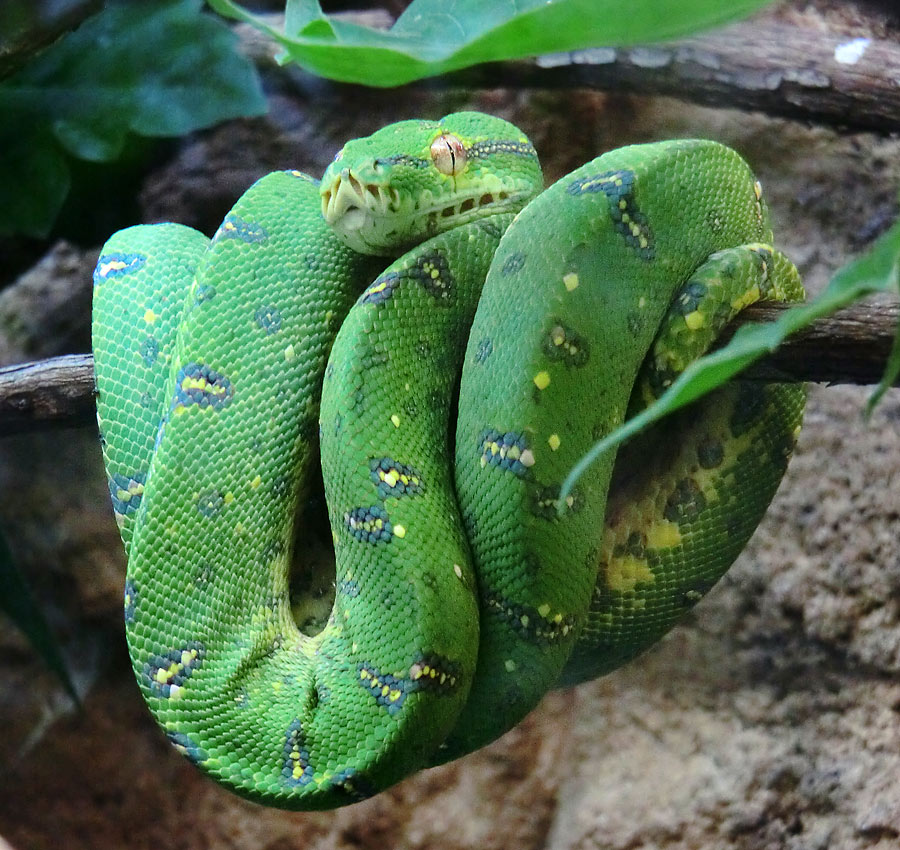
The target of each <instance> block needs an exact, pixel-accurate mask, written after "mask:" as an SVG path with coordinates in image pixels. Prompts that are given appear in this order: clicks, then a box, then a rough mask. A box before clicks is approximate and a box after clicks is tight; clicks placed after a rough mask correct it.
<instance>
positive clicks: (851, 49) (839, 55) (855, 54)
mask: <svg viewBox="0 0 900 850" xmlns="http://www.w3.org/2000/svg"><path fill="white" fill-rule="evenodd" d="M871 43H872V40H871V39H868V38H854V39H853V40H852V41H845V42H844V43H843V44H839V45H838V46H837V47H835V48H834V61H835V62H840V63H841V65H855V64H856V63H857V62H859V60H860V59H862V57H863V54H864V53H865V52H866V48H867V47H868V46H869V45H870V44H871Z"/></svg>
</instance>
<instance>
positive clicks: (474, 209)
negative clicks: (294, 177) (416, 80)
mask: <svg viewBox="0 0 900 850" xmlns="http://www.w3.org/2000/svg"><path fill="white" fill-rule="evenodd" d="M541 189H542V178H541V168H540V165H539V163H538V160H537V154H536V153H535V151H534V147H533V146H532V144H531V142H529V141H528V139H527V137H526V136H525V135H523V133H522V132H521V130H519V129H518V128H516V127H514V126H513V125H512V124H510V123H509V122H507V121H504V120H502V119H500V118H495V117H493V116H490V115H484V114H482V113H479V112H458V113H455V114H453V115H448V116H446V117H445V118H442V119H441V120H440V121H401V122H399V123H397V124H392V125H390V126H389V127H385V128H383V129H381V130H379V131H378V132H376V133H373V134H372V135H371V136H367V137H366V138H362V139H354V140H353V141H351V142H348V143H347V144H346V145H345V146H344V147H343V148H342V149H341V150H340V151H339V152H338V154H337V156H336V157H335V159H334V162H332V163H331V165H330V166H328V168H327V169H326V171H325V174H324V176H323V177H322V183H321V187H320V193H321V196H322V215H323V216H324V217H325V220H326V221H327V222H328V224H329V225H330V226H331V227H332V228H333V229H334V231H335V232H336V233H337V234H338V236H339V237H340V238H341V239H342V241H344V242H345V243H346V244H347V245H348V246H350V247H351V248H353V249H354V250H356V251H360V252H361V253H364V254H381V255H390V254H396V253H399V252H401V251H403V250H405V249H407V248H408V247H410V246H411V245H414V244H416V243H418V242H421V241H422V240H423V239H427V238H429V237H431V236H435V235H436V234H438V233H441V232H443V231H444V230H449V229H450V228H451V227H456V226H458V225H460V224H466V223H468V222H470V221H474V220H475V219H478V218H484V217H486V216H489V215H494V214H497V213H502V212H516V211H518V210H519V209H521V208H522V207H523V206H525V204H526V203H528V201H530V200H531V199H532V198H533V197H534V196H535V195H537V194H538V193H539V192H540V191H541Z"/></svg>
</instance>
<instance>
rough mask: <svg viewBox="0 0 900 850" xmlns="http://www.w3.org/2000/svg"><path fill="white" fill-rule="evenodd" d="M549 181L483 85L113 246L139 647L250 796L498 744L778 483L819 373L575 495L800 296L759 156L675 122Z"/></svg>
mask: <svg viewBox="0 0 900 850" xmlns="http://www.w3.org/2000/svg"><path fill="white" fill-rule="evenodd" d="M541 190H542V178H541V170H540V166H539V164H538V161H537V157H536V155H535V151H534V148H533V147H532V145H531V143H530V142H529V140H528V139H527V138H526V137H525V136H524V135H523V134H522V132H521V131H520V130H518V129H517V128H516V127H514V126H512V125H510V124H508V123H507V122H505V121H503V120H500V119H498V118H493V117H490V116H486V115H481V114H478V113H472V112H468V113H459V114H454V115H448V116H447V117H445V118H443V119H441V120H440V121H403V122H399V123H397V124H393V125H391V126H389V127H386V128H384V129H382V130H380V131H378V132H376V133H374V134H373V135H372V136H370V137H368V138H364V139H357V140H354V141H351V142H349V143H348V144H347V145H346V146H345V147H344V148H343V149H342V150H341V151H340V152H339V153H338V154H337V156H336V157H335V160H334V162H333V163H332V164H331V165H330V166H329V167H328V169H327V170H326V172H325V174H324V176H323V178H322V181H321V183H320V182H318V181H316V180H314V179H312V178H310V177H308V176H306V175H305V174H302V173H300V172H294V171H286V172H275V173H272V174H269V175H267V176H265V177H263V178H262V179H260V180H259V181H258V182H257V183H256V184H254V185H253V186H252V187H251V188H250V189H249V190H248V191H247V192H246V193H245V194H244V195H243V196H242V197H241V198H240V199H239V200H238V202H237V204H236V205H235V206H234V208H233V209H232V210H231V211H230V212H229V213H228V215H227V216H226V218H225V220H224V222H223V223H222V225H221V226H220V227H219V229H218V231H217V232H216V233H215V235H214V236H213V237H212V239H207V238H206V237H205V236H203V235H202V234H200V233H198V232H196V231H194V230H191V229H189V228H187V227H184V226H181V225H177V224H159V225H142V226H138V227H132V228H128V229H126V230H122V231H119V232H118V233H116V234H114V235H113V236H112V237H111V238H110V240H109V241H108V242H107V244H106V245H105V246H104V248H103V251H102V255H101V257H100V259H99V262H98V265H97V268H96V271H95V274H94V283H95V286H94V324H93V337H94V341H93V344H94V352H95V358H96V372H97V388H98V419H99V423H100V430H101V441H102V445H103V450H104V457H105V462H106V466H107V471H108V477H109V489H110V494H111V496H112V502H113V507H114V510H115V515H116V519H117V521H118V523H119V527H120V529H121V533H122V538H123V541H124V544H125V549H126V551H127V554H128V571H127V579H126V587H125V622H126V634H127V640H128V646H129V651H130V655H131V660H132V663H133V666H134V672H135V675H136V677H137V681H138V683H139V685H140V689H141V692H142V694H143V696H144V698H145V700H146V701H147V703H148V705H149V707H150V710H151V711H152V713H153V714H154V716H155V717H156V719H157V720H158V722H159V723H160V725H161V726H162V728H163V730H164V731H165V733H166V734H167V735H168V737H169V739H170V740H171V741H172V743H173V744H174V745H175V746H176V747H177V748H178V749H179V750H180V751H181V752H182V753H183V754H184V755H185V756H187V758H188V759H190V760H191V761H192V762H193V763H195V764H196V765H198V766H199V767H200V768H202V769H203V770H204V771H205V772H207V773H208V774H209V775H210V776H212V777H213V778H215V779H216V780H217V781H219V782H220V783H222V784H223V785H225V786H226V787H228V788H229V789H231V790H232V791H235V792H237V793H238V794H241V795H243V796H245V797H247V798H249V799H251V800H255V801H257V802H260V803H265V804H269V805H273V806H279V807H284V808H292V809H320V808H329V807H333V806H340V805H343V804H346V803H350V802H353V801H356V800H360V799H363V798H365V797H368V796H371V795H372V794H375V793H377V792H378V791H380V790H382V789H384V788H386V787H387V786H390V785H391V784H393V783H395V782H397V781H398V780H400V779H401V778H403V777H404V776H406V775H408V774H409V773H411V772H412V771H415V770H417V769H419V768H421V767H424V766H428V765H433V764H437V763H440V762H444V761H447V760H449V759H452V758H456V757H458V756H460V755H462V754H464V753H467V752H470V751H472V750H474V749H476V748H477V747H480V746H482V745H484V744H486V743H487V742H489V741H491V740H493V739H494V738H496V737H497V736H499V735H500V734H502V733H503V732H504V731H505V730H507V729H509V728H510V727H512V726H513V725H514V724H516V723H517V722H518V721H519V720H520V719H521V718H522V717H523V716H524V715H525V714H526V713H527V712H528V711H530V710H531V709H532V708H533V707H534V706H535V704H536V703H537V702H538V700H539V699H540V698H541V696H542V695H543V694H544V693H545V692H546V691H547V690H548V689H550V688H553V687H557V686H561V685H567V684H573V683H576V682H580V681H583V680H585V679H588V678H591V677H594V676H598V675H600V674H602V673H605V672H607V671H609V670H612V669H613V668H615V667H617V666H619V665H620V664H622V663H624V662H625V661H627V660H628V659H630V658H632V657H634V656H635V655H637V654H638V653H640V652H641V651H643V650H644V649H645V648H647V647H648V646H650V645H651V644H653V643H654V642H655V641H657V640H658V639H659V638H660V636H661V635H662V634H664V633H665V632H666V631H667V630H668V629H669V628H670V627H671V626H672V625H673V623H674V622H675V621H676V620H677V619H678V618H679V617H680V616H681V615H683V614H684V612H685V611H687V610H688V609H689V608H690V607H691V606H692V605H693V604H694V603H695V602H696V601H697V600H698V599H699V598H700V597H701V596H702V595H703V594H704V593H705V592H706V591H707V590H709V588H710V587H711V586H712V585H713V584H714V583H715V581H716V580H717V579H718V578H719V577H720V576H721V575H722V573H723V572H724V571H725V570H726V569H727V568H728V566H729V565H730V564H731V562H732V561H733V560H734V558H735V557H736V556H737V554H738V553H739V552H740V551H741V549H742V548H743V546H744V545H745V543H746V541H747V539H748V538H749V536H750V535H751V533H752V531H753V529H754V528H755V527H756V525H757V524H758V522H759V521H760V519H761V517H762V515H763V513H764V511H765V510H766V507H767V506H768V504H769V502H770V500H771V498H772V496H773V494H774V492H775V489H776V488H777V486H778V483H779V481H780V479H781V476H782V474H783V472H784V470H785V467H786V464H787V461H788V458H789V455H790V453H791V450H792V448H793V445H794V442H795V439H796V435H797V431H798V430H799V426H800V420H801V416H802V409H803V404H804V391H803V389H802V388H798V387H791V386H787V385H781V384H768V385H765V384H753V383H750V382H734V383H732V384H730V385H728V386H727V387H725V388H723V389H721V390H719V391H717V392H716V393H714V394H713V395H711V396H709V397H707V398H706V399H705V400H703V401H701V402H699V403H697V404H695V405H694V406H692V407H691V408H690V409H689V410H687V411H686V412H685V413H682V414H680V415H676V416H675V417H672V418H670V419H667V420H665V421H664V422H663V423H662V424H661V425H659V426H657V427H656V428H655V429H653V430H651V431H650V432H648V433H646V434H645V435H643V436H641V437H639V438H636V439H634V440H632V441H631V442H630V443H628V444H627V445H626V446H625V447H624V448H623V449H622V450H621V451H620V452H619V453H618V456H617V457H615V458H613V457H612V456H609V457H605V458H603V459H601V460H600V461H598V462H597V463H595V464H594V465H593V466H592V467H591V468H590V470H589V471H588V472H587V473H586V474H585V475H584V476H583V477H582V478H581V479H580V480H579V482H578V484H577V487H576V489H575V490H574V491H573V492H572V493H571V495H570V496H569V497H568V498H567V499H566V500H565V504H563V505H560V504H559V502H560V483H561V482H562V480H563V479H564V477H565V476H566V474H567V472H568V471H569V470H570V469H571V468H572V466H573V464H574V463H575V462H576V461H577V460H578V459H579V458H580V457H581V456H582V455H583V453H584V452H585V451H586V450H587V449H588V448H589V447H590V446H591V445H592V444H593V443H594V442H595V441H596V440H598V439H599V438H601V437H603V436H604V435H606V434H607V433H609V432H610V431H611V430H612V429H614V428H616V427H617V426H618V425H619V424H620V423H622V421H623V420H624V419H625V418H626V417H627V416H628V415H631V414H633V413H634V412H635V411H636V410H639V409H640V408H642V407H643V406H645V405H646V404H647V403H648V402H649V401H651V400H652V399H654V398H655V397H657V396H658V395H660V394H661V393H662V392H663V391H664V389H665V388H666V387H667V386H668V385H669V384H670V383H671V381H672V380H673V379H674V377H675V376H676V375H677V374H678V373H679V372H680V371H681V370H682V369H684V367H685V365H686V364H687V363H688V362H690V361H691V360H692V359H694V358H696V357H697V356H699V355H700V354H701V353H702V352H703V351H704V350H705V349H706V348H707V347H708V346H709V345H710V344H711V342H712V341H713V340H714V339H715V337H716V335H717V333H718V332H719V330H720V329H721V328H722V327H723V326H724V325H725V324H727V323H728V322H729V321H730V320H731V319H732V318H733V317H734V315H735V314H736V313H737V312H738V311H739V310H741V309H743V308H744V307H745V306H747V305H748V304H750V303H752V302H754V301H757V300H759V299H773V300H788V301H790V300H798V299H800V298H802V288H801V285H800V281H799V276H798V274H797V272H796V270H795V268H794V266H793V265H792V264H791V263H790V261H789V260H787V259H786V258H785V257H784V256H783V255H782V254H781V253H779V252H778V251H776V250H774V249H773V247H772V233H771V231H770V227H769V221H768V215H767V212H766V208H765V205H764V202H763V200H762V197H761V190H760V185H759V183H758V182H757V181H756V180H755V179H754V177H753V175H752V173H751V172H750V170H749V168H748V166H747V165H746V163H745V162H744V161H743V160H742V159H741V158H740V157H739V156H738V154H737V153H735V152H734V151H732V150H731V149H729V148H727V147H724V146H722V145H720V144H717V143H715V142H710V141H702V140H678V141H666V142H659V143H655V144H647V145H637V146H632V147H625V148H621V149H619V150H614V151H611V152H609V153H606V154H604V155H603V156H600V157H599V158H597V159H595V160H593V161H592V162H589V163H587V164H586V165H584V166H582V167H581V168H579V169H577V170H576V171H574V172H572V173H571V174H569V175H567V176H565V177H563V178H562V179H561V180H559V181H558V182H557V183H556V184H554V185H553V186H552V187H551V188H549V189H547V190H546V191H543V192H542V191H541ZM392 258H396V259H393V262H391V264H390V265H388V266H387V268H386V269H384V268H383V267H384V264H385V263H388V262H390V261H391V259H392ZM319 457H320V458H321V469H322V478H323V481H324V487H325V496H326V500H327V504H328V523H329V525H330V529H331V535H332V538H333V541H334V549H335V557H336V566H335V568H334V574H333V576H332V578H333V587H332V590H333V594H334V599H333V606H332V608H331V611H330V614H329V615H328V616H327V618H326V619H327V621H326V622H323V623H322V624H320V626H319V627H318V628H317V629H307V631H309V632H312V633H309V634H307V633H304V632H303V631H301V630H300V629H299V628H298V626H297V622H296V620H295V618H294V616H293V615H292V609H291V600H290V591H289V579H290V574H291V570H292V565H293V564H294V562H295V561H296V562H299V563H301V564H302V562H303V559H304V547H305V540H306V535H307V533H308V532H306V531H304V530H303V529H302V528H300V530H299V531H298V530H297V529H296V528H295V525H296V524H295V517H296V515H297V514H298V511H299V509H300V506H301V505H302V504H304V502H305V501H306V500H307V499H308V493H309V487H310V484H309V480H310V478H315V475H316V470H317V468H318V467H317V462H318V458H319ZM558 508H561V510H558Z"/></svg>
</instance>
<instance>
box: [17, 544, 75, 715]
mask: <svg viewBox="0 0 900 850" xmlns="http://www.w3.org/2000/svg"><path fill="white" fill-rule="evenodd" d="M0 611H3V612H4V613H5V614H6V615H7V616H8V617H9V618H10V619H11V620H12V621H13V623H15V624H16V625H17V626H18V627H19V628H20V629H21V630H22V632H23V633H24V634H25V637H27V638H28V642H29V643H30V644H31V646H32V647H33V648H34V650H35V651H36V652H37V653H38V654H39V655H40V656H41V658H43V660H44V663H45V664H46V665H47V666H48V667H49V668H50V669H51V670H52V671H53V672H54V673H55V674H56V675H57V676H58V677H59V680H60V681H61V682H62V684H63V687H64V688H65V689H66V691H68V693H69V696H71V697H72V700H73V701H74V702H75V703H76V704H77V705H80V704H81V700H80V699H79V698H78V693H77V691H76V690H75V685H74V684H73V682H72V677H71V676H70V675H69V670H68V668H67V667H66V663H65V661H64V660H63V657H62V652H61V651H60V648H59V644H58V643H57V641H56V638H55V637H54V636H53V633H52V632H51V631H50V627H49V626H48V625H47V621H46V619H44V615H43V614H42V613H41V609H40V608H38V606H37V604H36V603H35V601H34V597H33V596H32V595H31V591H30V590H29V589H28V585H27V584H26V583H25V580H24V579H23V578H22V574H21V573H20V572H19V570H18V568H17V567H16V565H15V562H14V561H13V557H12V553H11V552H10V551H9V546H8V545H7V542H6V538H5V537H3V535H0Z"/></svg>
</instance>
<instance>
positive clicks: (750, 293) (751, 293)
mask: <svg viewBox="0 0 900 850" xmlns="http://www.w3.org/2000/svg"><path fill="white" fill-rule="evenodd" d="M757 301H759V286H757V285H756V284H755V283H754V284H753V286H751V287H750V289H748V290H747V291H746V292H745V293H743V295H739V296H738V297H737V298H735V299H734V301H732V302H731V306H732V307H733V308H734V309H735V310H743V309H744V307H749V306H750V305H751V304H755V303H756V302H757Z"/></svg>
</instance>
